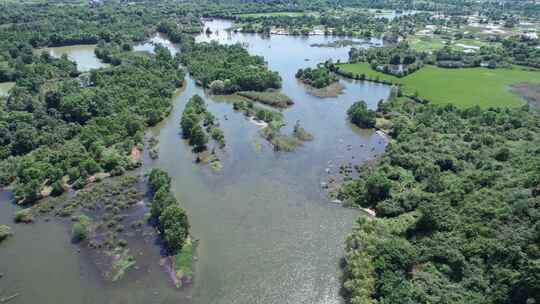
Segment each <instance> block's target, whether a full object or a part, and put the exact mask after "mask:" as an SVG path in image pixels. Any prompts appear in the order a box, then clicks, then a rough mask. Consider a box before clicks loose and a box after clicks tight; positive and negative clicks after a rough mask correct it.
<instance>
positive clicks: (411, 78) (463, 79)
mask: <svg viewBox="0 0 540 304" xmlns="http://www.w3.org/2000/svg"><path fill="white" fill-rule="evenodd" d="M339 67H340V68H341V69H342V70H344V71H347V72H350V73H354V74H357V75H360V74H365V75H366V76H368V77H369V78H377V77H379V79H384V80H387V81H391V82H393V83H400V84H402V85H403V92H404V93H405V94H406V95H413V94H415V93H418V97H420V98H422V99H428V100H430V101H431V102H433V103H438V104H447V103H452V104H455V105H456V106H458V107H470V106H475V105H478V106H480V107H484V108H486V107H503V106H504V107H516V106H520V105H523V104H524V102H525V101H524V100H523V98H522V97H520V96H518V95H516V94H514V93H512V91H511V90H510V87H511V86H512V85H514V84H517V83H523V82H528V83H532V84H540V72H538V71H531V70H524V69H522V68H520V67H515V68H513V69H487V68H466V69H443V68H439V67H435V66H426V67H424V68H422V69H421V70H419V71H417V72H415V73H413V74H411V75H408V76H406V77H403V78H397V77H394V76H391V75H387V74H383V73H380V72H377V71H374V70H372V69H371V68H370V66H369V65H368V64H367V63H354V64H341V65H339Z"/></svg>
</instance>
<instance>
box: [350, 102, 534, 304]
mask: <svg viewBox="0 0 540 304" xmlns="http://www.w3.org/2000/svg"><path fill="white" fill-rule="evenodd" d="M378 114H379V115H381V116H383V117H386V118H389V119H391V121H392V122H393V128H392V133H391V135H392V137H393V138H394V140H393V141H392V142H391V144H390V145H389V146H388V147H387V150H386V153H385V154H384V156H383V157H382V158H381V159H380V160H379V161H378V163H377V165H376V166H374V167H369V166H366V167H364V168H362V169H361V170H360V175H361V177H360V178H359V179H357V180H354V181H352V182H349V183H348V184H346V185H345V186H344V187H343V189H342V190H341V193H340V198H341V199H343V200H345V201H346V202H348V203H349V204H352V205H354V206H360V207H363V208H371V209H373V210H374V211H375V212H376V214H377V218H366V217H362V218H360V219H359V220H358V223H357V226H356V228H355V229H354V231H353V233H352V234H351V235H350V236H349V238H348V240H347V242H346V251H347V254H346V266H345V288H346V290H347V291H348V293H349V295H350V297H351V300H352V303H433V302H438V303H441V302H444V303H535V302H536V301H538V300H539V299H540V289H539V288H540V277H539V276H538V274H539V273H540V268H539V267H540V263H539V261H540V249H539V246H538V244H539V241H540V239H539V237H540V234H539V232H540V230H539V229H540V226H539V225H538V223H539V220H540V213H539V212H538V210H540V199H539V194H540V191H539V189H540V188H539V187H540V174H539V171H538V166H539V165H540V156H539V155H540V154H539V150H538V146H539V143H540V137H539V135H538V134H540V133H539V131H540V130H539V127H540V126H539V125H538V121H539V118H540V117H539V115H538V112H537V111H536V110H535V109H531V108H529V107H528V106H525V107H522V108H517V109H486V110H481V109H480V108H477V107H473V108H468V109H463V110H458V109H456V108H455V107H453V106H451V105H448V106H435V105H422V104H417V103H415V102H413V101H410V100H408V99H404V98H397V99H395V100H393V101H392V102H391V103H386V104H381V106H380V108H379V113H378Z"/></svg>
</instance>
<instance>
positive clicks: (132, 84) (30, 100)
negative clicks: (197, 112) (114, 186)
mask: <svg viewBox="0 0 540 304" xmlns="http://www.w3.org/2000/svg"><path fill="white" fill-rule="evenodd" d="M102 47H103V48H106V47H107V46H105V45H104V46H102ZM167 52H168V51H167ZM17 55H18V58H21V56H29V55H30V54H28V53H26V52H21V53H18V54H17ZM118 56H120V57H122V60H121V61H122V63H121V64H119V65H118V66H114V67H112V68H107V69H101V70H93V71H92V72H91V73H90V75H89V76H88V78H73V77H72V76H75V75H77V74H78V73H77V71H76V69H75V65H74V64H73V63H72V62H70V61H68V60H67V58H65V57H64V58H61V59H54V58H51V57H50V56H49V55H48V54H42V55H39V56H38V55H32V56H31V57H29V59H30V60H28V61H27V62H29V63H28V64H24V63H23V64H21V65H20V67H19V69H18V70H20V71H22V73H21V75H20V76H19V78H18V79H17V83H16V85H15V87H14V88H13V89H12V91H11V92H10V94H9V96H8V97H7V98H5V99H1V100H0V103H2V106H1V107H0V129H1V132H0V134H1V135H0V141H1V143H2V145H1V147H0V160H1V161H0V168H1V170H0V184H1V185H3V186H6V185H10V184H13V185H14V193H15V197H16V199H17V200H18V201H20V202H32V201H35V200H37V199H39V198H40V197H42V196H43V195H47V194H48V192H51V190H50V189H51V188H52V189H54V191H52V193H53V194H59V193H62V192H63V191H64V190H65V189H67V188H68V187H74V188H79V187H82V186H84V185H85V183H86V181H87V178H88V177H90V176H92V175H93V174H96V173H98V172H107V173H110V174H121V173H122V172H123V171H124V170H127V169H130V168H133V167H134V166H137V161H134V160H132V159H131V158H130V152H131V150H132V149H133V148H134V147H135V148H137V147H141V146H142V144H143V134H144V129H145V127H146V126H148V125H153V124H155V123H157V122H158V121H160V120H161V119H162V118H163V117H164V116H165V115H166V114H167V113H168V112H169V111H170V107H171V105H170V100H171V98H172V94H173V92H174V90H175V89H176V88H177V87H178V86H180V84H181V82H182V80H183V77H184V75H183V72H182V71H181V70H178V69H177V66H176V64H175V62H174V58H173V57H172V56H171V55H170V54H168V56H149V55H144V54H136V55H134V54H132V53H130V52H124V53H122V55H118ZM17 60H18V61H20V59H17Z"/></svg>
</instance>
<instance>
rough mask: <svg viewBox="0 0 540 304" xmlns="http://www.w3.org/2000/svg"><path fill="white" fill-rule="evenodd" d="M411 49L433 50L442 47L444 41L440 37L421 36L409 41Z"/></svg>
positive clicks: (420, 50)
mask: <svg viewBox="0 0 540 304" xmlns="http://www.w3.org/2000/svg"><path fill="white" fill-rule="evenodd" d="M409 44H410V46H411V48H412V49H414V50H416V51H419V52H434V51H437V50H440V49H442V48H443V47H444V46H445V43H444V41H443V40H442V39H440V38H429V37H421V38H414V39H411V40H410V41H409Z"/></svg>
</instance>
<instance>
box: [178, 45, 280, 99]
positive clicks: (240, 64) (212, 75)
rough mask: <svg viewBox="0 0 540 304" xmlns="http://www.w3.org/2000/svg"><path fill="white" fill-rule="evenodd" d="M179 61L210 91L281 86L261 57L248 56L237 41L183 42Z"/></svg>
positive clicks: (219, 91)
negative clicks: (223, 43)
mask: <svg viewBox="0 0 540 304" xmlns="http://www.w3.org/2000/svg"><path fill="white" fill-rule="evenodd" d="M180 60H181V62H182V64H183V65H184V66H186V67H187V69H188V71H189V73H190V74H191V75H192V76H193V78H195V79H196V80H197V82H198V83H199V84H200V85H202V86H203V87H205V88H212V91H213V93H214V94H232V93H235V92H238V91H265V90H267V89H279V88H281V77H280V76H279V75H278V73H277V72H272V71H269V70H268V68H267V67H266V64H265V62H264V59H263V58H262V57H260V56H252V55H250V54H249V53H248V51H247V50H246V49H245V48H244V47H242V45H240V44H234V45H221V44H219V43H217V42H215V41H214V42H211V43H196V44H184V45H182V53H181V54H180Z"/></svg>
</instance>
